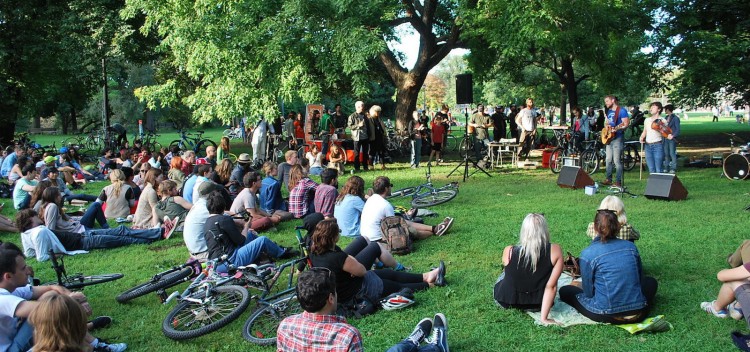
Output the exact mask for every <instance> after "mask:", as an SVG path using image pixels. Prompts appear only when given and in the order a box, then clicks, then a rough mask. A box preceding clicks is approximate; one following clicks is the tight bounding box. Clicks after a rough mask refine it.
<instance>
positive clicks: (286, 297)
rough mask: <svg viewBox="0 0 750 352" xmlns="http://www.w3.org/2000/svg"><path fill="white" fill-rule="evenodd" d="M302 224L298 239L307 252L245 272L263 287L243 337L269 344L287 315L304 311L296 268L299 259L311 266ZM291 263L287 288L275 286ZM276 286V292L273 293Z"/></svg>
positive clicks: (273, 341)
mask: <svg viewBox="0 0 750 352" xmlns="http://www.w3.org/2000/svg"><path fill="white" fill-rule="evenodd" d="M302 229H304V228H303V227H302V226H297V227H296V228H295V235H296V237H297V243H298V245H299V247H300V250H301V251H300V253H304V256H303V257H301V258H298V259H295V260H292V261H289V262H286V263H284V264H282V265H280V266H276V265H274V264H266V265H261V266H257V267H255V268H254V272H252V273H250V274H249V275H246V278H248V279H250V280H251V282H252V283H253V284H252V285H251V286H252V287H253V288H256V289H259V290H260V291H261V293H260V295H258V296H254V297H253V298H257V299H258V304H257V305H258V307H259V308H257V309H256V310H255V311H254V312H253V313H252V314H251V315H250V317H249V318H248V319H247V321H245V325H244V326H243V327H242V337H244V338H245V340H247V341H250V342H252V343H254V344H256V345H259V346H270V345H273V344H275V343H276V330H277V329H278V327H279V324H280V323H281V321H282V320H284V318H286V317H288V316H290V315H293V314H298V313H301V312H302V307H301V306H300V304H299V301H297V293H296V284H294V268H293V266H295V265H296V264H298V263H301V262H305V266H312V263H311V262H310V261H309V257H308V253H307V247H306V246H305V242H304V240H303V238H302V232H301V231H302ZM289 267H292V269H290V271H289V275H288V279H287V283H286V287H285V288H275V286H276V283H277V282H278V281H279V279H280V278H281V277H282V274H283V272H284V270H286V269H287V268H289ZM274 290H276V291H277V292H276V293H273V294H272V292H274Z"/></svg>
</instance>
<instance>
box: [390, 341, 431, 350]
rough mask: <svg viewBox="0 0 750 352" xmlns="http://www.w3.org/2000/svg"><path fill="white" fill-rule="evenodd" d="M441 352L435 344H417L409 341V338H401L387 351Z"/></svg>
mask: <svg viewBox="0 0 750 352" xmlns="http://www.w3.org/2000/svg"><path fill="white" fill-rule="evenodd" d="M415 351H420V352H443V350H442V349H440V347H438V346H437V345H435V344H427V345H424V346H417V345H415V344H414V342H411V341H409V340H403V341H401V342H399V343H397V344H395V345H393V347H391V348H389V349H388V351H387V352H415Z"/></svg>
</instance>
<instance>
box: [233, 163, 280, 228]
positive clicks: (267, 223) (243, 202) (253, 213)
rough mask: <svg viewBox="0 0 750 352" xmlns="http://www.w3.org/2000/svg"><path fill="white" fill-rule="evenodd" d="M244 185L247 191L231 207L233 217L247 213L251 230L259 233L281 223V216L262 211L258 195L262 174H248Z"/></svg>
mask: <svg viewBox="0 0 750 352" xmlns="http://www.w3.org/2000/svg"><path fill="white" fill-rule="evenodd" d="M242 183H243V184H244V185H245V189H243V190H242V191H241V192H240V194H238V195H237V198H235V199H234V202H232V206H231V207H229V213H230V214H231V215H232V216H234V215H236V214H242V213H247V214H248V215H250V219H249V221H248V222H249V223H250V228H251V229H253V230H255V231H258V232H260V231H265V230H268V229H270V228H272V227H274V226H276V225H277V224H278V223H280V222H281V216H280V215H271V214H269V213H266V212H265V211H263V210H262V209H260V206H259V204H260V202H259V201H258V196H257V195H256V193H257V192H258V189H260V185H261V180H260V174H259V173H257V172H255V171H251V172H248V173H247V174H245V178H244V179H243V180H242Z"/></svg>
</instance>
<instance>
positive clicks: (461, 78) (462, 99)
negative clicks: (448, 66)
mask: <svg viewBox="0 0 750 352" xmlns="http://www.w3.org/2000/svg"><path fill="white" fill-rule="evenodd" d="M473 102H474V87H473V85H472V83H471V74H470V73H464V74H462V75H456V104H471V103H473Z"/></svg>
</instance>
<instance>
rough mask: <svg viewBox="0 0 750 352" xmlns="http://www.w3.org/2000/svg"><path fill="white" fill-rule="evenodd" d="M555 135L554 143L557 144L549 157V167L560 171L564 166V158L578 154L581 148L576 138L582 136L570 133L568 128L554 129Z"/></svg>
mask: <svg viewBox="0 0 750 352" xmlns="http://www.w3.org/2000/svg"><path fill="white" fill-rule="evenodd" d="M553 133H554V137H553V138H552V140H551V141H552V142H553V145H556V146H557V147H555V149H554V150H553V151H552V154H551V155H550V157H549V168H550V170H551V171H552V172H553V173H559V172H560V171H561V170H562V167H563V160H564V158H567V157H570V156H574V155H577V154H578V153H579V149H578V146H577V143H576V139H577V138H580V137H577V136H574V135H573V134H571V133H569V132H568V131H567V130H557V129H556V130H553Z"/></svg>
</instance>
